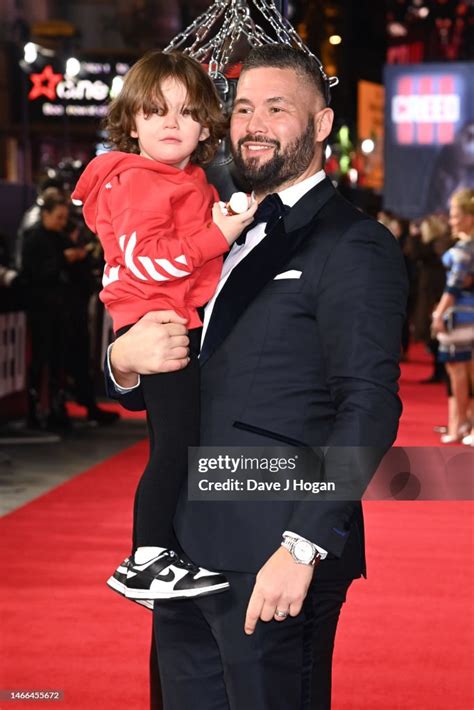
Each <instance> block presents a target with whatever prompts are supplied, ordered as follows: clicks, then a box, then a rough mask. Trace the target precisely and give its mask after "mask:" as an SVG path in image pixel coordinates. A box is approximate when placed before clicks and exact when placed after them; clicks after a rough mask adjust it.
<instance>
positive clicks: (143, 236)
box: [73, 51, 256, 608]
mask: <svg viewBox="0 0 474 710" xmlns="http://www.w3.org/2000/svg"><path fill="white" fill-rule="evenodd" d="M225 125H226V122H225V118H224V116H223V114H222V111H221V106H220V102H219V97H218V95H217V93H216V90H215V88H214V85H213V83H212V81H211V79H210V77H209V76H208V75H207V74H206V72H205V71H204V70H203V69H202V67H201V66H200V65H199V64H198V63H197V62H195V61H194V60H193V59H191V58H190V57H187V56H185V55H183V54H181V53H179V52H171V53H169V54H165V53H163V52H160V51H152V52H149V53H148V54H146V55H145V56H144V57H142V59H140V60H139V61H138V62H137V63H136V64H135V65H134V66H133V67H132V68H131V69H130V71H129V72H128V74H127V76H126V78H125V82H124V85H123V88H122V91H121V92H120V94H119V96H118V97H117V98H116V99H115V100H114V101H113V102H112V103H111V105H110V107H109V112H108V117H107V129H108V133H109V138H110V142H111V143H112V144H113V145H114V147H115V148H116V150H114V151H112V152H110V153H107V154H105V155H101V156H99V157H97V158H95V159H94V160H93V161H92V162H91V163H90V164H89V165H88V166H87V168H86V170H85V171H84V173H83V174H82V176H81V178H80V180H79V182H78V184H77V186H76V189H75V192H74V194H73V198H75V199H78V200H81V201H82V202H83V204H84V217H85V220H86V222H87V224H88V226H89V227H90V228H91V229H92V230H93V231H94V232H95V233H96V234H97V235H98V237H99V239H100V241H101V243H102V246H103V248H104V255H105V261H106V266H105V269H104V276H103V281H102V283H103V290H102V292H101V294H100V298H101V300H102V301H103V302H104V304H105V306H106V307H107V309H108V311H109V313H110V314H111V316H112V319H113V324H114V330H115V332H116V333H117V334H122V333H123V332H125V330H127V329H128V328H129V327H131V326H132V325H133V324H134V323H136V321H137V320H138V319H139V318H141V317H142V316H143V315H145V314H146V313H148V312H150V311H154V310H168V309H170V310H174V311H175V312H176V313H178V315H180V316H182V317H184V318H186V319H187V321H188V328H189V339H190V348H191V353H192V357H191V361H190V363H189V364H188V366H187V367H186V368H184V369H183V370H179V371H178V372H171V373H164V374H159V375H142V377H141V386H142V389H143V394H144V399H145V403H146V408H147V419H148V427H149V433H150V458H149V461H148V464H147V466H146V469H145V472H144V473H143V476H142V478H141V480H140V483H139V486H138V489H137V493H136V496H135V506H134V534H133V537H134V539H133V550H132V555H131V556H130V557H128V558H127V559H126V560H124V562H123V563H122V564H121V565H120V566H119V567H118V568H117V570H116V571H115V573H114V574H113V575H112V576H111V577H110V579H109V580H108V584H109V586H111V587H112V588H113V589H114V590H115V591H118V592H120V593H121V594H123V595H125V596H126V597H128V598H130V599H133V600H134V601H138V602H140V603H142V604H144V605H145V606H148V607H149V608H151V607H152V606H153V600H155V599H175V598H184V597H195V596H199V595H202V594H210V593H213V592H219V591H223V590H224V589H226V588H227V587H228V586H229V585H228V582H227V580H226V579H225V577H224V576H223V575H221V574H218V573H216V572H212V571H210V570H206V569H203V568H200V567H198V566H196V565H193V564H191V563H189V562H187V561H185V560H183V559H181V558H180V556H179V555H178V554H177V553H176V551H175V547H176V544H175V538H174V535H173V529H172V522H173V517H174V512H175V508H176V504H177V500H178V496H179V491H180V488H181V486H182V484H183V482H184V480H185V477H186V473H187V452H188V447H189V446H197V445H198V444H199V365H198V361H197V358H196V353H197V352H198V351H199V342H200V332H201V328H200V326H201V325H202V324H201V320H200V317H199V315H198V311H197V308H198V307H200V306H203V305H205V304H206V303H207V301H209V300H210V298H211V297H212V295H213V294H214V291H215V288H216V286H217V283H218V280H219V277H220V272H221V266H222V256H223V254H224V253H225V252H227V251H228V250H229V248H230V246H231V245H232V244H233V243H234V241H235V240H236V239H237V237H238V236H239V234H240V233H241V232H242V231H243V229H244V228H245V227H246V226H248V225H249V224H250V223H251V221H252V218H253V214H254V212H255V209H256V204H255V205H252V206H251V207H250V208H249V209H248V210H247V211H246V212H244V213H243V214H240V215H235V216H224V214H223V212H222V210H221V208H220V206H219V205H218V204H215V203H216V202H217V201H218V199H219V198H218V195H217V192H216V190H215V188H213V187H212V186H211V185H209V183H208V182H207V180H206V176H205V173H204V171H203V170H202V168H201V167H198V165H197V163H201V165H205V164H206V163H209V162H210V161H211V160H212V158H213V156H214V154H215V151H216V149H217V146H218V144H219V141H220V139H221V138H222V137H223V135H224V132H225Z"/></svg>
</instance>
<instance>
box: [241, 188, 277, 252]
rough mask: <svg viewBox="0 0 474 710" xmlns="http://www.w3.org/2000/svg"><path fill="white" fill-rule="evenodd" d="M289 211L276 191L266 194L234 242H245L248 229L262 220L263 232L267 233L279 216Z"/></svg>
mask: <svg viewBox="0 0 474 710" xmlns="http://www.w3.org/2000/svg"><path fill="white" fill-rule="evenodd" d="M289 211H290V208H289V207H288V206H287V205H284V204H283V202H282V201H281V198H280V196H279V195H277V193H276V192H273V193H272V194H271V195H267V196H266V197H265V198H264V199H263V200H262V201H261V203H260V204H259V206H258V207H257V211H256V212H255V215H254V218H253V222H252V223H251V224H249V226H248V227H247V228H246V229H244V231H243V232H242V234H241V235H240V236H239V238H238V239H237V241H236V244H245V240H246V238H247V234H248V233H249V232H250V230H251V229H253V228H254V227H255V226H256V225H257V224H261V223H262V222H266V227H265V234H267V233H268V232H269V231H270V230H271V229H273V227H274V226H275V225H276V223H277V222H278V220H279V219H280V218H281V217H285V216H286V215H287V214H288V212H289Z"/></svg>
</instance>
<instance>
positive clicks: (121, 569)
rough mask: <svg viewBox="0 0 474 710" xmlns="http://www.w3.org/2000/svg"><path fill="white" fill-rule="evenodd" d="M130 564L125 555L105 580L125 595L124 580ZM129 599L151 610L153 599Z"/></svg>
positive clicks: (116, 590)
mask: <svg viewBox="0 0 474 710" xmlns="http://www.w3.org/2000/svg"><path fill="white" fill-rule="evenodd" d="M129 566H130V558H129V557H127V558H126V559H125V560H124V561H123V562H122V564H121V565H119V566H118V567H117V569H116V570H115V572H114V573H113V575H112V576H111V577H109V579H108V580H107V584H108V585H109V587H110V588H111V589H113V590H114V592H118V593H119V594H121V595H122V596H125V592H126V589H127V587H126V582H127V572H128V568H129ZM131 601H134V602H136V603H137V604H141V605H142V606H144V607H146V608H147V609H150V610H152V611H153V601H152V600H151V599H132V600H131Z"/></svg>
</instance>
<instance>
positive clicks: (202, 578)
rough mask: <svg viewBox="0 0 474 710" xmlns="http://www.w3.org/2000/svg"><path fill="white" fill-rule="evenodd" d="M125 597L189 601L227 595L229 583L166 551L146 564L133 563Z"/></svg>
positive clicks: (215, 574)
mask: <svg viewBox="0 0 474 710" xmlns="http://www.w3.org/2000/svg"><path fill="white" fill-rule="evenodd" d="M125 586H126V589H125V596H126V597H127V598H128V599H133V600H134V601H138V600H143V599H189V598H190V597H202V596H206V595H208V594H216V593H217V592H224V591H225V590H226V589H228V588H229V582H228V581H227V580H226V578H225V577H224V575H222V574H219V573H218V572H211V571H210V570H208V569H205V568H204V567H198V566H197V565H194V564H192V563H191V562H186V561H185V560H183V559H181V558H180V557H178V555H177V554H176V552H173V550H164V551H163V552H161V553H160V554H159V555H158V556H157V557H154V558H153V559H151V560H149V561H148V562H146V563H145V564H141V565H138V564H136V563H135V562H134V561H132V560H130V563H129V565H128V571H127V580H126V582H125Z"/></svg>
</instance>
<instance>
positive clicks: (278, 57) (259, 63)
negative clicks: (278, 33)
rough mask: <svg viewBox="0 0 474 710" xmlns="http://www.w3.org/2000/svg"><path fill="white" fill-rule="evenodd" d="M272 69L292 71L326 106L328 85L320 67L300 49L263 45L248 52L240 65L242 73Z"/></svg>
mask: <svg viewBox="0 0 474 710" xmlns="http://www.w3.org/2000/svg"><path fill="white" fill-rule="evenodd" d="M262 67H273V68H275V69H293V71H295V72H296V73H297V74H298V75H299V76H301V78H302V79H304V80H305V81H307V82H308V83H309V84H311V85H312V86H313V87H314V88H315V89H316V91H317V93H318V94H319V96H320V97H321V99H322V101H323V102H324V105H325V106H327V104H328V96H329V93H328V92H329V85H328V82H327V79H326V78H324V77H323V75H322V73H321V67H320V66H319V64H318V62H317V61H316V59H315V58H314V57H312V56H311V55H310V54H307V53H306V52H303V51H302V50H301V49H294V48H293V47H290V46H289V45H284V44H264V45H262V46H261V47H255V48H254V49H252V50H251V51H250V53H249V54H248V56H247V58H246V59H245V60H244V62H243V65H242V73H243V72H245V71H248V70H250V69H259V68H262Z"/></svg>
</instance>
